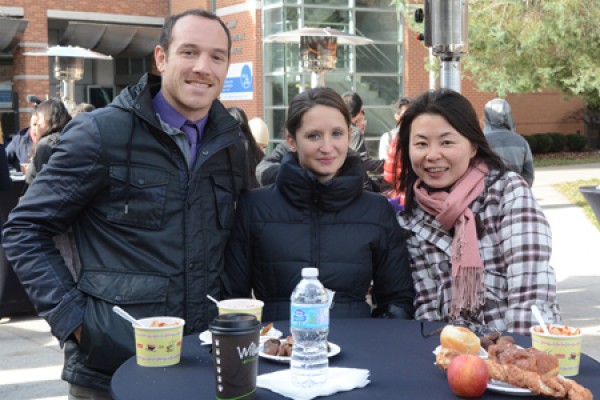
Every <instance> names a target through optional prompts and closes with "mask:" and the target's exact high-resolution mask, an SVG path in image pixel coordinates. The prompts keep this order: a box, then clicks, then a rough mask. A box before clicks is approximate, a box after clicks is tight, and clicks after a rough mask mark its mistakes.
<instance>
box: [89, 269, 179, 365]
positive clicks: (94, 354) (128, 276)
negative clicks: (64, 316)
mask: <svg viewBox="0 0 600 400" xmlns="http://www.w3.org/2000/svg"><path fill="white" fill-rule="evenodd" d="M168 286H169V279H168V278H167V277H164V276H157V275H141V274H133V273H123V272H116V271H112V272H111V271H93V270H91V271H90V270H86V271H85V273H84V274H83V276H82V277H81V281H80V282H79V285H78V288H79V290H81V291H82V292H84V293H85V294H86V295H87V303H86V308H85V315H84V318H83V329H82V333H81V343H80V346H81V349H82V351H83V353H84V354H85V357H84V362H85V364H86V365H87V366H88V367H90V368H93V369H96V370H99V371H103V372H106V373H112V372H114V371H115V370H116V369H117V368H118V367H119V365H121V364H122V363H123V362H125V361H126V360H127V359H128V358H129V357H131V356H133V355H134V354H135V339H134V332H133V327H132V326H131V324H130V323H128V322H127V321H125V320H124V319H122V318H121V317H119V316H117V315H116V314H115V313H114V312H113V311H112V307H113V305H119V306H120V307H122V308H124V309H125V310H126V311H127V312H128V313H130V314H131V315H132V316H133V317H134V318H145V317H152V316H161V315H165V312H166V301H167V291H168Z"/></svg>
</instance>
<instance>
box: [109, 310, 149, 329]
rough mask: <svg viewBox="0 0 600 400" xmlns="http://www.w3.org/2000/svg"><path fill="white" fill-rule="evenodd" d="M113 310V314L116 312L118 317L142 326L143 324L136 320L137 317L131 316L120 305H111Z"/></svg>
mask: <svg viewBox="0 0 600 400" xmlns="http://www.w3.org/2000/svg"><path fill="white" fill-rule="evenodd" d="M113 311H114V312H115V314H117V315H118V316H119V317H121V318H123V319H126V320H127V321H129V322H131V323H132V324H134V325H137V326H141V327H143V326H144V324H142V323H141V322H140V321H138V320H137V319H135V318H133V317H132V316H131V314H129V313H128V312H127V311H125V310H123V309H122V308H121V307H119V306H113Z"/></svg>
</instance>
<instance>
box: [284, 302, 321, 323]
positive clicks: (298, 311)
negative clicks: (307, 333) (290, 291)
mask: <svg viewBox="0 0 600 400" xmlns="http://www.w3.org/2000/svg"><path fill="white" fill-rule="evenodd" d="M290 325H291V327H292V328H308V329H320V328H327V327H328V326H329V307H327V304H314V305H313V304H305V305H303V306H295V305H292V307H291V321H290Z"/></svg>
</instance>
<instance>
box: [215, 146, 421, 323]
mask: <svg viewBox="0 0 600 400" xmlns="http://www.w3.org/2000/svg"><path fill="white" fill-rule="evenodd" d="M363 173H364V170H363V166H362V162H361V160H360V159H359V158H358V157H355V156H350V157H348V159H347V160H346V163H345V164H344V166H343V167H342V169H341V171H340V173H339V175H338V176H336V177H335V178H333V179H332V180H330V181H329V182H327V183H326V184H321V183H320V182H319V181H318V180H317V179H316V178H315V176H314V175H313V174H312V173H311V172H310V171H308V170H305V169H303V168H301V167H300V166H299V165H298V161H297V156H296V154H295V153H288V154H286V156H285V157H284V159H283V163H282V164H281V168H280V170H279V174H278V176H277V181H276V184H275V185H272V186H269V187H266V188H262V189H256V190H253V191H251V192H248V193H246V194H245V195H244V196H243V197H242V200H241V201H240V207H239V209H238V212H237V216H236V218H237V219H236V223H235V225H234V231H233V233H232V236H231V239H230V241H229V245H228V247H227V252H226V263H225V265H226V271H227V278H228V283H227V286H226V288H227V293H228V295H229V296H232V297H248V296H249V295H250V293H251V291H253V292H254V295H255V296H256V297H257V298H258V299H260V300H262V301H264V302H265V307H264V310H263V321H265V322H266V321H272V320H281V319H289V317H290V308H289V307H290V296H291V294H292V291H293V290H294V287H295V286H296V285H297V284H298V282H299V281H300V275H301V270H302V268H303V267H308V266H314V267H317V268H318V269H319V279H320V280H321V282H322V283H323V285H324V286H325V287H326V288H328V289H331V290H334V291H335V292H336V295H335V299H334V303H335V304H334V306H333V309H332V310H331V317H332V318H353V317H362V318H364V317H369V316H371V309H370V308H369V305H368V304H367V302H366V301H365V298H366V296H367V292H368V290H369V287H370V285H371V282H372V283H373V291H372V294H373V300H374V302H375V303H376V305H377V311H375V313H374V314H375V315H385V316H393V317H398V318H412V316H413V300H414V290H413V282H412V277H411V274H410V270H409V265H408V252H407V249H406V243H405V240H404V237H403V236H402V233H401V230H400V227H399V225H398V222H397V221H396V217H395V215H394V212H393V210H392V208H391V206H390V205H389V204H388V202H387V200H386V199H385V198H384V197H383V196H381V195H379V194H375V193H371V192H367V191H364V190H363V188H362V183H363Z"/></svg>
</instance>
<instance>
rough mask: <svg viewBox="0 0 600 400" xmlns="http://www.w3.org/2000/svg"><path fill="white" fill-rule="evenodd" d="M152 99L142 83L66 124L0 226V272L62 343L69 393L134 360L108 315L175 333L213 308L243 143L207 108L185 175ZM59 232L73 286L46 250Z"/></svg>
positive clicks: (103, 384) (241, 173)
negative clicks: (165, 319)
mask: <svg viewBox="0 0 600 400" xmlns="http://www.w3.org/2000/svg"><path fill="white" fill-rule="evenodd" d="M159 89H160V78H159V77H154V76H145V77H143V78H142V80H141V81H140V82H139V83H138V84H137V85H136V86H134V87H132V88H128V89H125V90H123V91H122V92H121V93H120V95H119V96H118V97H117V98H116V99H115V101H114V102H113V103H112V104H111V105H110V106H108V107H105V108H101V109H98V110H96V111H94V112H91V113H85V114H81V115H80V116H78V117H77V118H76V119H74V120H73V121H72V122H70V123H69V124H68V125H67V127H66V128H65V130H64V132H63V134H62V135H61V137H60V139H59V141H58V143H57V144H56V146H55V147H54V148H53V150H52V156H51V158H50V160H49V162H48V164H47V165H46V166H45V168H44V169H43V170H42V171H41V172H40V173H39V174H38V176H37V177H36V179H35V181H34V182H33V184H32V185H31V186H30V187H29V190H28V191H27V194H26V196H25V197H24V199H23V200H22V201H21V202H20V203H19V205H18V206H17V207H16V208H15V209H14V210H13V212H12V213H11V215H10V217H9V221H8V222H7V223H6V225H5V227H4V232H3V234H4V240H3V246H4V248H5V250H6V255H7V257H8V259H9V261H10V263H11V264H12V266H13V268H14V270H15V272H16V273H17V275H18V277H19V279H20V280H21V282H22V283H23V286H24V287H25V289H26V291H27V293H28V294H29V296H30V298H31V300H32V302H33V304H34V305H35V307H36V310H37V312H38V313H39V315H41V316H42V317H44V318H45V319H46V320H47V321H48V323H49V324H50V327H51V329H52V334H53V335H54V336H56V337H57V338H58V339H59V341H60V343H61V344H65V343H66V346H67V347H66V349H65V368H64V372H63V379H65V380H67V381H69V382H71V383H75V384H79V385H83V386H88V387H95V388H99V389H104V390H107V389H108V387H109V383H110V376H111V375H112V373H113V372H114V371H115V370H116V368H117V367H118V366H119V365H120V364H121V363H122V362H124V361H125V360H126V359H127V358H128V357H130V356H132V355H133V354H134V350H135V345H134V336H133V330H132V327H131V325H130V324H129V323H127V322H126V321H124V320H123V319H122V318H120V317H119V316H117V315H116V314H115V313H114V312H113V311H112V307H113V305H119V306H121V307H122V308H124V309H125V310H127V311H128V312H129V313H130V314H132V315H133V316H134V317H136V318H142V317H150V316H159V315H170V316H177V317H181V318H184V319H185V320H186V325H185V333H186V334H189V333H192V332H200V331H202V330H204V329H206V328H207V326H208V324H209V322H210V321H211V320H212V318H214V316H215V315H216V308H215V306H214V304H212V303H210V302H207V301H206V295H207V294H210V295H212V296H215V297H217V298H218V297H220V294H221V287H222V285H221V276H222V274H223V269H224V266H223V252H224V249H225V245H226V241H227V239H228V238H229V235H230V231H231V228H232V224H233V220H234V213H235V211H234V210H235V205H236V200H237V198H238V195H239V194H240V192H241V191H243V190H245V188H246V185H247V178H248V171H247V162H246V158H245V157H246V156H245V154H246V153H245V148H244V142H243V136H242V134H241V132H240V130H239V124H238V123H237V121H236V120H235V119H233V117H231V116H230V115H229V113H228V112H227V111H226V110H225V108H224V107H223V105H222V104H221V103H220V102H218V101H214V102H213V104H212V107H211V109H210V112H209V117H208V123H207V125H206V130H205V133H204V138H203V140H202V144H201V147H200V149H199V154H198V158H197V161H196V164H195V166H194V169H193V170H192V171H190V170H189V169H188V166H187V161H186V157H185V156H184V153H183V152H182V151H181V148H180V147H179V146H178V145H177V144H176V141H175V140H174V139H173V136H171V135H169V134H167V133H166V132H165V131H164V130H163V128H162V125H161V123H160V121H159V120H158V118H157V116H156V115H155V112H154V110H153V107H152V97H153V96H154V95H156V93H157V92H158V90H159ZM71 226H72V227H73V233H74V237H75V241H76V244H77V248H78V251H79V256H80V259H81V263H82V270H81V273H80V276H75V277H74V276H72V274H71V273H70V272H69V270H68V269H67V267H66V265H65V262H64V261H63V259H62V257H61V256H60V254H59V252H58V250H57V249H56V248H55V246H54V242H53V237H54V236H56V235H58V234H61V233H63V232H65V231H67V229H68V228H69V227H71ZM80 325H83V331H82V336H81V343H80V344H77V343H76V342H75V341H74V340H72V336H71V334H72V332H73V331H74V330H75V329H76V328H77V327H78V326H80Z"/></svg>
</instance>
